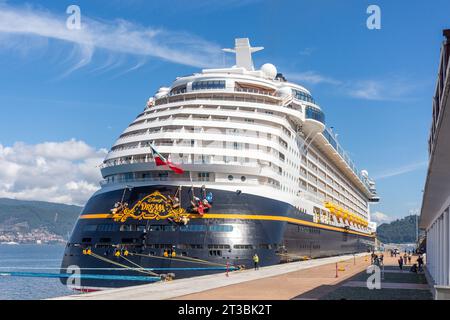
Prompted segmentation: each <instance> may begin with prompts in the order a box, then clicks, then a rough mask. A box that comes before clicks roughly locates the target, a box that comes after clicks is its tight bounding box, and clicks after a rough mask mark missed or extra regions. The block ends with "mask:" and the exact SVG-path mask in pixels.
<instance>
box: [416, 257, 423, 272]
mask: <svg viewBox="0 0 450 320" xmlns="http://www.w3.org/2000/svg"><path fill="white" fill-rule="evenodd" d="M417 264H418V265H419V269H418V270H419V272H422V271H423V268H422V267H423V258H422V256H421V255H419V257H418V258H417Z"/></svg>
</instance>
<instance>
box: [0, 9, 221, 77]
mask: <svg viewBox="0 0 450 320" xmlns="http://www.w3.org/2000/svg"><path fill="white" fill-rule="evenodd" d="M67 17H68V16H67V15H65V14H60V15H55V14H53V13H50V12H48V11H44V10H42V9H33V8H30V7H13V6H10V5H6V4H1V3H0V35H1V34H3V35H7V36H9V37H13V38H15V39H20V38H21V37H24V36H26V38H25V39H23V40H24V41H21V45H22V46H27V45H29V42H28V41H26V40H29V39H28V38H29V37H31V38H45V39H50V40H55V41H58V42H64V43H69V44H72V45H73V46H74V48H75V50H77V52H76V54H77V56H78V57H79V58H78V61H77V62H76V63H75V64H74V65H73V66H72V67H71V68H70V69H69V70H68V71H66V72H65V74H68V73H70V72H73V71H75V70H77V69H79V68H81V67H83V66H86V65H87V64H89V63H90V62H91V61H92V58H93V56H94V54H95V53H96V52H97V51H99V50H103V51H106V52H109V53H110V54H111V53H112V54H119V55H120V54H126V55H132V56H135V57H137V58H138V60H139V61H144V60H143V59H142V57H146V58H155V59H159V60H165V61H170V62H174V63H179V64H183V65H189V66H194V67H200V68H201V67H211V66H218V65H221V57H222V55H221V51H220V46H218V45H217V44H215V43H212V42H209V41H206V40H204V39H202V38H199V37H197V36H195V35H192V34H189V33H186V32H176V31H169V30H164V29H162V28H151V27H145V26H141V25H137V24H135V23H132V22H130V21H126V20H121V19H118V20H114V21H98V20H95V19H93V18H90V17H87V16H86V15H84V14H83V13H82V16H81V29H80V30H69V29H68V28H67V27H66V19H67ZM0 48H1V47H0ZM140 57H141V58H140ZM139 66H140V64H139V63H138V64H137V67H136V68H138V67H139Z"/></svg>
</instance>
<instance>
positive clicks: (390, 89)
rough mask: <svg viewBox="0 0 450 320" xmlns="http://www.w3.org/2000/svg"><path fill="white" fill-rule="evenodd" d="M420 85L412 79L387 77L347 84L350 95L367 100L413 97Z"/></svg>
mask: <svg viewBox="0 0 450 320" xmlns="http://www.w3.org/2000/svg"><path fill="white" fill-rule="evenodd" d="M418 86H419V85H418V84H417V83H415V82H413V81H411V79H406V78H402V77H390V76H388V77H386V78H384V79H379V80H361V81H353V82H351V83H348V84H347V85H346V86H345V90H346V92H347V93H348V95H350V96H352V97H355V98H361V99H365V100H379V101H387V100H389V101H399V100H409V99H411V97H412V95H411V93H413V92H414V91H415V90H416V89H417V87H418Z"/></svg>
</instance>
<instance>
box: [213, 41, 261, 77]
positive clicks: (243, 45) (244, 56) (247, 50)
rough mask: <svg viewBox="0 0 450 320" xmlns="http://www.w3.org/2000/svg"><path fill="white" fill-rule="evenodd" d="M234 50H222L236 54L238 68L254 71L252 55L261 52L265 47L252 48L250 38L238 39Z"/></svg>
mask: <svg viewBox="0 0 450 320" xmlns="http://www.w3.org/2000/svg"><path fill="white" fill-rule="evenodd" d="M234 43H235V46H234V49H222V50H223V51H225V52H231V53H235V54H236V67H238V68H245V69H246V70H248V71H254V70H255V67H254V66H253V59H252V53H254V52H257V51H261V50H263V49H264V47H252V46H250V40H249V39H248V38H238V39H235V41H234Z"/></svg>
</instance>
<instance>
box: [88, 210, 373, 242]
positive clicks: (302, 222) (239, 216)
mask: <svg viewBox="0 0 450 320" xmlns="http://www.w3.org/2000/svg"><path fill="white" fill-rule="evenodd" d="M111 217H112V215H111V214H108V213H98V214H83V215H81V216H80V219H107V218H111ZM191 218H194V219H196V218H202V219H241V220H269V221H285V222H291V223H294V224H298V225H303V226H308V227H315V228H319V229H326V230H332V231H338V232H346V233H350V234H356V235H360V236H364V237H370V238H375V236H374V235H370V234H366V233H362V232H358V231H353V230H345V229H344V228H339V227H334V226H328V225H325V224H319V223H316V222H310V221H305V220H300V219H295V218H290V217H282V216H266V215H255V214H225V213H205V214H204V215H203V216H201V217H200V216H198V215H195V216H191Z"/></svg>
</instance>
